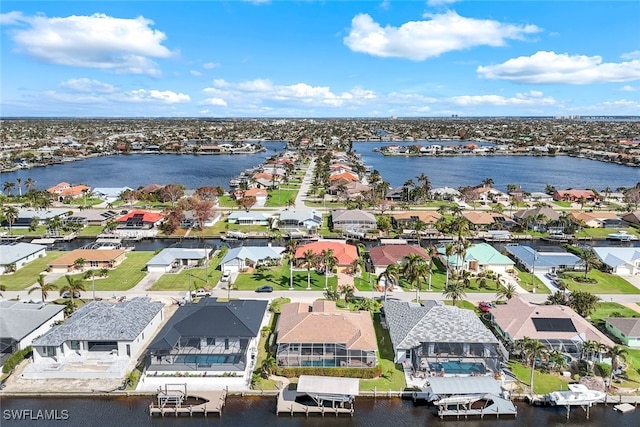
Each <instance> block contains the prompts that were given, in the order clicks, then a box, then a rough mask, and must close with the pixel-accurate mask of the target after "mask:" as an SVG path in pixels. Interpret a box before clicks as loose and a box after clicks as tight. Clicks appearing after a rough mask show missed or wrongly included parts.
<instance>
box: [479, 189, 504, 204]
mask: <svg viewBox="0 0 640 427" xmlns="http://www.w3.org/2000/svg"><path fill="white" fill-rule="evenodd" d="M472 194H473V195H472V198H473V201H474V202H479V203H482V204H488V203H508V202H509V195H508V194H506V193H504V192H502V191H500V190H498V189H496V188H493V187H490V186H487V185H481V186H479V187H475V188H474V189H473V193H472Z"/></svg>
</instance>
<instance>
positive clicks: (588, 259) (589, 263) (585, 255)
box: [580, 249, 599, 279]
mask: <svg viewBox="0 0 640 427" xmlns="http://www.w3.org/2000/svg"><path fill="white" fill-rule="evenodd" d="M580 259H581V260H582V262H584V278H585V279H586V278H587V274H589V270H591V268H593V267H596V266H598V264H599V260H598V255H596V253H595V252H594V251H593V249H588V250H584V251H582V253H581V254H580Z"/></svg>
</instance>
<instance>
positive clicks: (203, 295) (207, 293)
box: [191, 289, 211, 298]
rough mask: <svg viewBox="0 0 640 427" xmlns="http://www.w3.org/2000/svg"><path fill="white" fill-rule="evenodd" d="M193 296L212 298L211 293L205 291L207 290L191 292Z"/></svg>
mask: <svg viewBox="0 0 640 427" xmlns="http://www.w3.org/2000/svg"><path fill="white" fill-rule="evenodd" d="M191 296H192V297H193V298H204V297H210V296H211V292H209V291H207V290H205V289H198V290H197V291H194V292H191Z"/></svg>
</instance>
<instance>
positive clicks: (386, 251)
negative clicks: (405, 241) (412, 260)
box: [369, 245, 429, 266]
mask: <svg viewBox="0 0 640 427" xmlns="http://www.w3.org/2000/svg"><path fill="white" fill-rule="evenodd" d="M409 254H416V255H420V256H421V257H422V258H424V259H429V255H428V254H427V251H426V250H425V249H424V248H421V247H418V246H411V245H383V246H375V247H373V248H371V249H369V256H370V257H371V261H372V262H373V265H375V266H387V265H390V264H396V263H397V262H400V261H402V259H403V258H404V257H405V256H407V255H409Z"/></svg>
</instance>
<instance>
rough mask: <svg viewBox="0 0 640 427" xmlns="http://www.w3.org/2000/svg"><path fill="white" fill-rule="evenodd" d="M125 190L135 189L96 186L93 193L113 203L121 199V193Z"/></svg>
mask: <svg viewBox="0 0 640 427" xmlns="http://www.w3.org/2000/svg"><path fill="white" fill-rule="evenodd" d="M125 191H133V188H131V187H96V188H94V189H93V191H92V193H93V195H94V197H98V198H100V199H102V200H104V201H105V202H107V203H113V202H115V201H116V200H119V199H120V195H121V194H122V193H124V192H125Z"/></svg>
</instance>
